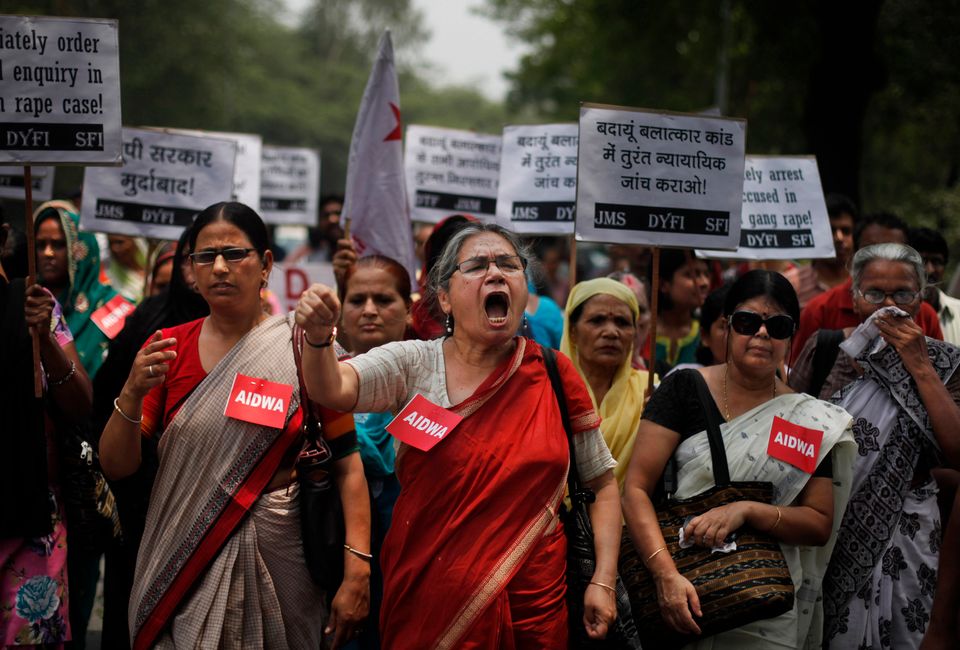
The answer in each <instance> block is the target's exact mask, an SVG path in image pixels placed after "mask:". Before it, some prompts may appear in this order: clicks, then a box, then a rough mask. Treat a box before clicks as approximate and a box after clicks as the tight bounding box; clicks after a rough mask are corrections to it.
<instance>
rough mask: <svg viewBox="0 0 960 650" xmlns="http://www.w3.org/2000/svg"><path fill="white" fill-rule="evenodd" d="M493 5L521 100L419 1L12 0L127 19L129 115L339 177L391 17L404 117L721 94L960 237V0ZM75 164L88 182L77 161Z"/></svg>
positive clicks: (499, 122) (777, 134) (538, 115)
mask: <svg viewBox="0 0 960 650" xmlns="http://www.w3.org/2000/svg"><path fill="white" fill-rule="evenodd" d="M449 1H461V0H449ZM462 1H468V0H462ZM469 1H470V2H478V1H479V0H469ZM481 6H482V10H483V11H484V12H485V13H487V14H488V15H490V16H491V17H493V18H494V19H495V20H498V21H500V22H501V23H502V24H503V25H504V27H505V28H506V29H507V30H508V31H509V33H511V34H512V35H513V36H514V37H516V38H517V39H519V40H520V41H521V42H523V43H524V44H525V45H526V46H527V54H526V55H525V56H524V57H523V59H522V60H521V61H520V63H519V66H518V69H517V71H516V72H515V73H514V74H513V76H512V80H511V81H512V85H511V88H512V90H511V92H510V94H509V97H508V100H507V102H506V103H505V104H504V105H501V104H499V103H495V102H492V101H490V100H488V99H486V98H485V97H484V96H483V95H482V94H481V93H480V92H478V90H479V89H475V88H457V87H451V86H450V85H449V84H448V83H447V82H446V80H445V79H444V78H443V77H442V76H441V75H440V74H439V73H438V72H437V71H436V70H433V69H431V68H429V67H427V66H425V65H424V64H423V62H422V59H421V58H420V56H419V50H420V45H421V44H422V43H423V42H424V41H425V39H427V38H429V34H427V33H426V32H425V30H424V28H423V27H422V24H423V21H422V18H423V17H422V16H420V15H419V14H418V13H417V11H416V10H415V9H414V8H413V6H412V2H411V0H314V1H313V2H312V3H311V4H310V6H309V8H308V10H307V11H306V12H305V14H304V16H303V18H302V20H300V21H297V22H296V23H294V22H293V21H292V20H290V19H289V17H288V16H287V10H286V8H285V5H284V4H283V3H282V2H281V0H133V1H131V0H30V1H27V0H7V1H6V2H5V3H4V6H3V11H4V12H6V13H27V14H51V15H72V16H94V17H111V18H117V19H119V21H120V45H121V74H122V91H123V114H124V122H125V123H126V124H128V125H157V126H175V127H192V128H203V129H212V130H229V131H245V132H253V133H260V134H261V135H263V137H264V140H265V141H267V142H270V143H276V144H288V145H299V146H313V147H319V148H320V149H321V150H322V153H323V171H322V183H323V189H324V191H327V192H331V191H341V190H342V188H343V185H344V180H345V175H346V157H347V149H348V146H349V141H350V135H351V132H352V129H353V122H354V118H355V115H356V110H357V107H358V105H359V101H360V96H361V94H362V92H363V87H364V84H365V82H366V78H367V75H368V73H369V65H370V60H371V57H372V55H373V54H374V50H375V45H376V41H377V38H378V37H379V34H380V32H381V31H382V29H383V28H384V27H390V28H391V29H392V30H393V34H394V42H395V46H396V50H397V58H398V65H399V69H400V74H401V80H400V88H401V92H402V98H401V102H402V105H403V112H404V121H405V122H406V123H412V122H419V123H427V124H436V125H442V126H453V127H460V128H471V129H478V130H483V131H489V132H498V131H499V130H500V129H501V128H502V126H503V125H504V124H506V123H511V122H512V123H520V122H531V121H547V120H557V119H561V120H575V119H576V117H577V109H578V105H579V102H580V101H594V102H604V103H610V104H624V105H629V106H646V107H651V108H662V109H670V110H679V111H699V110H705V109H708V108H711V107H714V108H718V109H719V110H721V111H722V112H723V113H725V114H728V115H734V116H739V117H746V118H747V119H748V120H749V126H748V151H749V152H751V153H784V154H805V153H814V154H816V155H817V157H818V161H819V164H820V170H821V175H822V177H823V181H824V185H825V188H826V189H827V190H828V191H829V190H837V191H842V192H845V193H847V194H849V195H851V196H852V197H854V198H855V199H858V200H859V202H860V203H861V205H862V207H863V209H864V210H865V211H873V210H893V211H896V212H898V213H900V214H901V215H902V216H904V217H905V218H906V219H907V220H908V221H910V222H911V223H914V224H924V225H929V226H933V227H937V228H940V229H941V230H944V231H945V232H947V234H948V235H949V238H950V239H951V240H952V241H957V240H958V239H960V237H958V234H960V224H958V223H957V221H960V220H958V219H957V215H958V214H960V212H958V211H960V192H958V180H960V120H958V116H960V66H958V65H957V62H958V61H960V37H958V36H957V34H960V0H940V1H938V2H935V3H933V2H915V1H914V0H862V1H860V2H837V1H836V0H800V1H798V2H794V3H783V2H769V1H767V0H657V1H656V2H654V1H650V0H482V5H481ZM483 46H484V44H483V43H479V42H478V43H464V47H477V48H482V47H483ZM58 178H59V179H60V180H59V181H58V186H59V187H60V188H61V189H65V188H68V187H71V186H75V185H77V184H78V183H79V179H80V171H79V170H76V169H74V170H70V169H64V170H62V172H61V173H60V174H59V176H58Z"/></svg>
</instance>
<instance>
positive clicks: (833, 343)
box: [807, 330, 843, 397]
mask: <svg viewBox="0 0 960 650" xmlns="http://www.w3.org/2000/svg"><path fill="white" fill-rule="evenodd" d="M842 342H843V330H818V331H817V347H816V349H815V350H814V351H813V373H812V374H811V376H810V386H809V390H808V391H807V392H808V394H810V395H813V396H814V397H818V396H819V395H820V391H821V390H823V384H824V383H825V382H826V381H827V377H828V376H829V375H830V370H832V369H833V364H835V363H836V362H837V354H839V352H840V344H841V343H842Z"/></svg>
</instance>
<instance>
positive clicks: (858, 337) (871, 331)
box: [840, 305, 910, 359]
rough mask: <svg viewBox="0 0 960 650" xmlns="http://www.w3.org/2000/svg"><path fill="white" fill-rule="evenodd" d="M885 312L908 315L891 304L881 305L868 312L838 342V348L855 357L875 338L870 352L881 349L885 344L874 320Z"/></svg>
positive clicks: (894, 314)
mask: <svg viewBox="0 0 960 650" xmlns="http://www.w3.org/2000/svg"><path fill="white" fill-rule="evenodd" d="M886 314H891V315H893V316H910V314H908V313H907V312H905V311H903V310H902V309H900V308H899V307H896V306H893V305H890V306H889V307H882V308H880V309H878V310H877V311H875V312H873V313H872V314H870V317H869V318H868V319H867V320H865V321H863V322H862V323H860V325H859V326H858V327H857V329H855V330H853V332H852V333H851V334H850V336H849V337H848V338H847V340H846V341H844V342H843V343H841V344H840V349H841V350H843V351H844V352H846V353H847V355H848V356H850V357H851V358H853V359H856V358H857V357H858V356H859V355H860V353H861V352H863V351H864V350H865V349H866V347H867V346H868V345H870V343H871V342H872V341H874V340H875V339H876V340H877V344H876V345H875V346H874V347H873V349H872V350H870V354H873V353H874V352H877V351H878V350H880V349H882V348H883V347H884V346H885V345H886V341H884V340H883V339H882V338H880V329H879V328H878V327H877V324H876V323H875V322H874V321H875V320H876V319H877V317H878V316H884V315H886Z"/></svg>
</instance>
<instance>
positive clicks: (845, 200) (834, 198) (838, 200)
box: [825, 192, 860, 223]
mask: <svg viewBox="0 0 960 650" xmlns="http://www.w3.org/2000/svg"><path fill="white" fill-rule="evenodd" d="M825 199H826V202H827V215H829V217H830V218H831V219H836V218H837V217H839V216H841V215H844V214H847V215H850V218H851V219H853V222H854V223H856V222H857V219H858V217H859V216H860V215H859V212H858V211H857V206H856V205H855V204H854V202H853V201H852V200H851V199H850V197H848V196H847V195H845V194H840V193H838V192H831V193H830V194H827V196H826V197H825Z"/></svg>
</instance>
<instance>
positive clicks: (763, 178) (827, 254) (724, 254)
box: [697, 156, 836, 260]
mask: <svg viewBox="0 0 960 650" xmlns="http://www.w3.org/2000/svg"><path fill="white" fill-rule="evenodd" d="M697 254H698V255H700V256H701V257H710V258H722V259H741V260H792V259H815V258H832V257H834V255H835V254H836V253H835V251H834V248H833V231H832V230H831V229H830V217H829V216H828V215H827V205H826V202H825V201H824V198H823V188H822V187H821V186H820V172H819V170H818V169H817V159H816V158H814V157H813V156H747V159H746V168H745V170H744V173H743V210H742V212H741V216H740V247H739V248H737V250H736V251H708V250H698V251H697Z"/></svg>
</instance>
